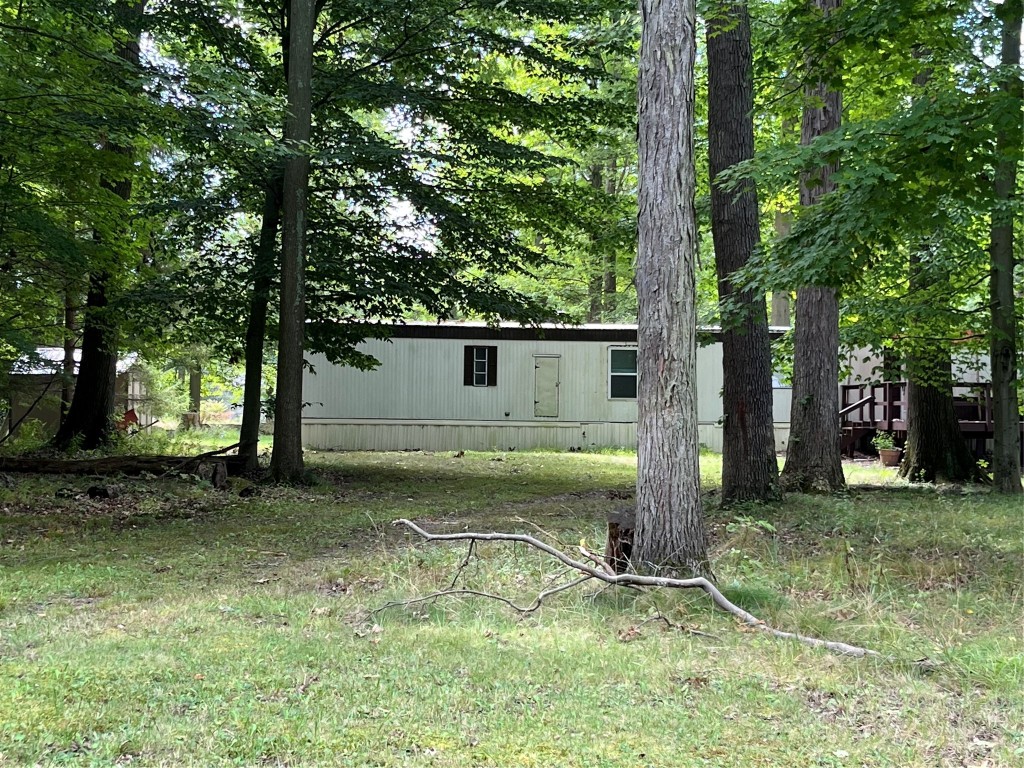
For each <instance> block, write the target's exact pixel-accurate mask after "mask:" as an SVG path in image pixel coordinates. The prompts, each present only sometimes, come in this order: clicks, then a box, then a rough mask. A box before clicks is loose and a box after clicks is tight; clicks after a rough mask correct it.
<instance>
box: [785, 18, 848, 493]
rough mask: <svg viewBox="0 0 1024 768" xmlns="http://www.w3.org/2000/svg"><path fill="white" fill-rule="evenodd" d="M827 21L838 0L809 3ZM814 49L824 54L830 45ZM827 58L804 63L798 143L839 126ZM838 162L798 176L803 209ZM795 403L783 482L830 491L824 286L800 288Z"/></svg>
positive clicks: (829, 316) (828, 331)
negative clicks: (807, 72)
mask: <svg viewBox="0 0 1024 768" xmlns="http://www.w3.org/2000/svg"><path fill="white" fill-rule="evenodd" d="M810 2H811V4H812V6H813V8H814V9H816V11H817V12H818V13H820V14H821V16H822V17H823V18H825V19H828V18H829V17H830V16H832V15H833V14H834V13H835V12H836V11H837V10H838V9H839V7H840V5H841V2H842V0H810ZM819 42H825V43H826V44H825V45H820V44H819V45H818V46H816V47H815V48H816V49H817V50H821V51H824V50H827V49H828V47H829V45H828V43H827V41H819ZM830 61H831V59H830V58H829V57H826V56H825V55H824V54H822V55H821V56H820V57H812V58H810V59H809V62H808V65H809V68H810V72H811V77H810V82H809V83H808V85H807V86H805V93H804V99H805V106H804V111H803V121H802V125H801V132H800V142H801V144H804V145H809V144H811V143H812V142H813V141H814V140H815V139H817V138H818V137H820V136H824V135H826V134H828V133H830V132H832V131H835V130H836V129H838V128H839V125H840V121H841V118H842V109H843V107H842V95H841V93H840V91H839V90H837V89H836V88H834V87H833V83H834V82H835V81H836V78H837V73H835V72H831V71H828V70H829V69H831V67H832V65H831V64H830V63H829V62H830ZM836 170H837V163H835V162H833V163H828V164H826V165H823V166H821V167H820V168H818V169H817V170H815V171H813V172H811V173H805V174H802V175H801V178H800V204H801V205H802V206H805V207H812V206H814V205H816V204H818V202H819V201H820V200H821V199H822V198H823V197H825V196H827V195H828V194H829V193H830V192H832V191H833V190H834V189H835V183H834V181H833V180H832V175H833V173H835V171H836ZM793 348H794V352H793V406H792V412H791V415H790V431H789V445H788V447H787V452H786V464H785V466H784V467H783V470H782V475H781V477H780V482H781V483H782V486H783V487H784V488H786V489H789V490H799V491H805V492H806V491H817V492H824V493H828V492H832V491H838V490H841V489H842V488H845V487H846V480H845V478H844V477H843V466H842V457H841V456H840V453H839V299H838V295H837V292H836V289H835V288H833V287H831V286H828V285H815V284H813V283H811V284H809V285H804V286H802V287H801V288H799V290H798V291H797V296H796V322H795V329H794V336H793Z"/></svg>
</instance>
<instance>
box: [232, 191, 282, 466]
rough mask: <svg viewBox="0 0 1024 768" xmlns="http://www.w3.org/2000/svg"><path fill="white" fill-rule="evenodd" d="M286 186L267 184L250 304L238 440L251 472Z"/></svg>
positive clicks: (256, 462) (255, 454)
mask: <svg viewBox="0 0 1024 768" xmlns="http://www.w3.org/2000/svg"><path fill="white" fill-rule="evenodd" d="M283 184H284V180H283V178H282V177H281V176H280V175H277V174H275V175H274V177H273V178H272V179H271V180H270V181H269V182H268V184H267V188H266V190H265V192H264V198H263V221H262V223H261V225H260V241H259V244H258V245H257V247H256V254H255V258H254V259H253V265H252V271H253V286H252V298H251V299H250V300H249V322H248V324H247V325H246V329H245V389H244V391H243V393H242V428H241V430H240V431H239V437H238V455H239V456H241V457H243V461H244V462H245V468H246V471H248V472H252V471H254V470H256V469H258V468H259V447H260V422H261V421H262V420H263V349H264V344H265V343H266V336H267V306H268V304H269V303H270V286H271V283H272V281H273V277H274V267H275V265H276V264H277V230H278V227H279V226H280V224H281V198H282V195H283V189H282V186H283Z"/></svg>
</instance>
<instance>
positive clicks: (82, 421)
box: [53, 272, 117, 450]
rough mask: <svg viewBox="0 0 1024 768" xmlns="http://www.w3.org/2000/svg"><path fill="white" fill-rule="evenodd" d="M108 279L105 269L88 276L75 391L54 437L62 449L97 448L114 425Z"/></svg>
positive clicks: (114, 372) (113, 330) (114, 358)
mask: <svg viewBox="0 0 1024 768" xmlns="http://www.w3.org/2000/svg"><path fill="white" fill-rule="evenodd" d="M108 281H109V275H107V274H106V273H105V272H101V273H98V274H95V275H91V276H90V278H89V292H88V294H87V295H86V299H85V318H84V321H83V325H82V358H81V362H80V363H79V364H78V378H77V381H76V382H75V393H74V395H73V396H72V398H71V406H70V407H69V408H68V412H67V415H66V416H65V417H64V421H63V423H62V424H61V425H60V428H59V429H58V430H57V434H56V436H55V437H54V438H53V444H54V446H55V447H56V448H58V449H60V450H66V449H68V448H70V447H71V446H72V445H73V444H77V445H78V447H80V448H83V449H85V450H92V449H93V448H97V447H98V446H100V445H102V444H103V443H104V442H106V440H107V438H108V437H109V436H110V431H111V429H112V427H113V423H112V417H113V414H114V393H115V387H116V382H117V328H116V327H115V326H114V325H113V324H112V322H111V318H110V314H109V313H108V312H107V311H106V308H107V285H108Z"/></svg>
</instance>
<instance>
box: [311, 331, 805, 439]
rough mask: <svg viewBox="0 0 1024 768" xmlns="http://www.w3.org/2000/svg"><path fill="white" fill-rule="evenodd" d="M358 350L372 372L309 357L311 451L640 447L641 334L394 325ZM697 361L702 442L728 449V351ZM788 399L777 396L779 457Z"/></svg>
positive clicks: (710, 349) (714, 339)
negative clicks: (372, 363)
mask: <svg viewBox="0 0 1024 768" xmlns="http://www.w3.org/2000/svg"><path fill="white" fill-rule="evenodd" d="M391 331H392V333H391V338H389V339H387V340H368V341H366V342H364V343H363V344H361V345H360V346H359V349H360V351H361V352H364V353H366V354H369V355H372V356H373V357H375V358H376V359H377V360H379V361H380V365H379V366H378V367H377V368H376V369H374V370H371V371H360V370H357V369H355V368H350V367H344V366H337V365H332V364H331V363H329V362H328V361H327V360H326V358H324V357H323V356H322V355H314V356H312V358H311V360H310V363H311V364H312V370H307V371H306V373H305V376H304V380H303V399H304V400H305V401H306V402H307V405H306V407H305V409H304V411H303V418H302V432H303V443H304V445H305V446H307V447H309V448H313V449H318V450H417V449H419V450H433V451H445V450H516V449H518V450H524V449H529V448H550V449H559V450H585V449H594V448H603V447H634V446H635V445H636V419H637V407H636V379H637V368H636V349H637V328H636V326H635V325H582V326H556V325H543V326H539V327H521V326H512V325H502V326H498V327H493V326H487V325H484V324H479V323H437V324H434V323H429V324H428V323H409V324H404V325H396V326H394V327H393V328H392V329H391ZM701 336H702V338H704V339H705V340H706V341H707V343H706V344H705V345H704V346H701V347H700V348H699V349H698V351H697V411H698V422H699V426H698V429H699V439H700V441H701V442H702V443H703V444H704V445H706V446H707V447H709V448H711V449H713V450H721V448H722V427H721V418H722V399H721V390H722V347H721V343H720V341H719V340H718V337H719V332H718V331H717V329H713V328H711V329H705V330H704V331H702V333H701ZM789 407H790V390H789V389H788V388H786V387H783V386H781V385H778V386H777V387H776V388H775V390H774V418H775V435H776V446H777V447H778V448H779V449H783V448H784V447H785V443H786V440H787V438H788V435H789Z"/></svg>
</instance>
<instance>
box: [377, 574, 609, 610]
mask: <svg viewBox="0 0 1024 768" xmlns="http://www.w3.org/2000/svg"><path fill="white" fill-rule="evenodd" d="M585 581H590V576H584V577H582V578H579V579H574V580H573V581H570V582H567V583H565V584H559V585H558V586H557V587H552V588H551V589H545V590H544V591H543V592H541V593H540V594H539V595H537V597H535V598H534V599H533V602H532V603H530V604H529V605H528V606H526V607H525V608H524V607H522V606H519V605H516V604H515V603H513V602H512V601H511V600H509V599H508V598H507V597H503V596H501V595H493V594H491V593H490V592H480V591H478V590H475V589H443V590H441V591H440V592H431V593H430V594H429V595H424V596H423V597H413V598H411V599H409V600H396V601H393V602H390V603H385V604H384V605H382V606H381V607H380V608H375V609H374V610H372V611H370V614H371V615H373V616H376V615H377V614H378V613H382V612H384V611H386V610H388V609H390V608H402V607H405V606H409V605H416V603H425V602H427V601H428V600H437V599H438V598H441V597H450V596H451V595H470V596H472V597H486V598H488V599H489V600H497V601H498V602H499V603H504V604H505V605H507V606H508V607H509V608H511V609H512V610H514V611H518V612H519V613H521V614H523V615H524V616H525V615H527V614H531V613H533V612H534V611H536V610H537V609H538V608H540V606H541V604H542V603H543V602H544V600H545V598H548V597H551V596H552V595H557V594H558V593H559V592H564V591H565V590H567V589H572V588H573V587H575V586H579V585H580V584H582V583H583V582H585Z"/></svg>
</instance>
